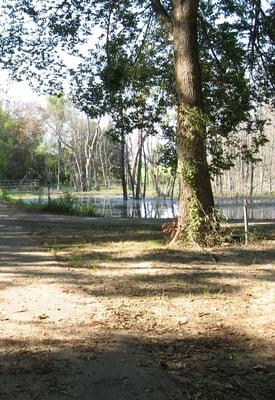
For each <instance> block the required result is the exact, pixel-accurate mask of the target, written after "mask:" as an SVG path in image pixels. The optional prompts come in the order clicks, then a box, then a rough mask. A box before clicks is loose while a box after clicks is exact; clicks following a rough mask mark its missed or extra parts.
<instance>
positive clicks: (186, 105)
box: [171, 0, 214, 241]
mask: <svg viewBox="0 0 275 400" xmlns="http://www.w3.org/2000/svg"><path fill="white" fill-rule="evenodd" d="M198 4H199V1H198V0H174V1H173V5H174V7H173V12H172V19H171V30H172V34H173V47H174V58H175V79H176V89H177V97H178V116H177V133H176V135H177V149H178V172H179V178H180V207H179V216H178V227H177V232H176V235H175V239H179V238H185V239H190V240H191V241H201V240H202V239H203V237H204V236H205V233H206V230H208V228H209V226H210V224H209V222H210V221H209V218H210V219H211V217H212V214H213V207H214V199H213V193H212V188H211V181H210V174H209V170H208V165H207V159H206V146H205V142H206V119H205V116H204V113H203V101H202V89H201V71H200V64H199V54H198V39H197V13H198Z"/></svg>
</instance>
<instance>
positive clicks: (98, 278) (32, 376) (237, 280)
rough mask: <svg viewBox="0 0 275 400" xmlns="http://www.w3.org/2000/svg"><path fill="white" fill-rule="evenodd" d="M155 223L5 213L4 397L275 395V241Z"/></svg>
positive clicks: (1, 293)
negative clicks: (216, 241)
mask: <svg viewBox="0 0 275 400" xmlns="http://www.w3.org/2000/svg"><path fill="white" fill-rule="evenodd" d="M149 223H150V221H149V222H148V221H146V222H143V223H141V222H139V223H138V224H137V223H136V224H137V225H136V226H135V224H134V223H133V222H132V221H129V220H123V221H120V222H118V221H115V222H114V221H113V220H108V219H81V218H76V217H73V218H72V217H61V216H47V215H45V214H44V215H39V214H31V213H25V212H23V211H18V210H16V209H12V208H8V207H6V206H4V205H2V206H1V207H0V273H1V274H0V343H1V347H0V382H1V385H0V399H7V400H9V399H19V400H21V399H22V400H25V399H26V400H27V399H28V400H29V399H57V400H59V399H66V398H67V399H81V400H82V399H83V400H85V399H95V400H101V399H102V400H105V399H106V400H113V399H114V400H120V399H121V400H122V399H129V400H132V399H145V400H147V399H148V400H149V399H150V400H151V399H152V400H154V399H160V400H161V399H167V400H169V399H171V400H172V399H182V400H183V399H191V400H196V399H201V400H202V399H207V400H212V399H228V400H229V399H232V398H234V399H247V400H248V399H255V400H256V399H257V400H258V399H259V400H264V399H272V398H273V396H274V394H275V388H274V378H275V374H274V372H275V369H274V365H275V364H274V338H275V332H274V316H275V312H274V311H275V309H274V300H275V296H274V241H271V240H269V241H266V242H262V243H260V244H257V245H255V244H254V245H250V246H248V247H246V248H244V247H242V246H240V245H239V246H227V247H225V248H222V249H209V250H208V251H207V252H205V251H201V250H200V249H192V250H190V249H189V250H182V249H176V248H173V249H171V248H167V247H166V246H165V245H164V244H163V242H162V241H161V240H162V238H161V232H160V230H159V227H158V225H157V224H156V228H154V229H152V227H151V226H149V225H148V224H149ZM151 223H152V222H151ZM112 225H113V226H112ZM118 225H119V226H118ZM42 244H43V245H44V248H45V250H44V251H42ZM46 248H47V249H51V251H46Z"/></svg>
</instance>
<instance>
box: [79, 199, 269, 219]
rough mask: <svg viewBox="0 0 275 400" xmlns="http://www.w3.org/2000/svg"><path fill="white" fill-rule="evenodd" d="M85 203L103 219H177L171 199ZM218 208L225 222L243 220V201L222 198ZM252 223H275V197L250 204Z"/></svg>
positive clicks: (249, 216) (176, 205) (93, 201)
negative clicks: (107, 217)
mask: <svg viewBox="0 0 275 400" xmlns="http://www.w3.org/2000/svg"><path fill="white" fill-rule="evenodd" d="M79 201H80V202H82V203H91V204H94V205H95V207H96V210H97V212H98V213H99V214H100V215H104V216H112V217H128V218H160V219H166V218H175V217H177V215H178V201H177V200H173V201H172V200H170V199H159V198H158V199H156V198H147V199H142V200H133V199H129V200H128V201H123V199H121V198H119V197H106V198H99V197H90V196H85V197H79ZM215 204H216V206H217V207H218V208H219V209H220V210H221V213H222V215H223V217H224V219H226V220H242V219H243V199H242V198H226V197H219V198H216V199H215ZM248 218H249V219H250V220H271V219H275V197H274V196H269V197H253V198H251V199H249V200H248Z"/></svg>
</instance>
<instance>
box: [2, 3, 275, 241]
mask: <svg viewBox="0 0 275 400" xmlns="http://www.w3.org/2000/svg"><path fill="white" fill-rule="evenodd" d="M5 11H6V15H7V22H6V24H5V27H4V29H3V31H2V32H1V36H2V55H3V57H2V60H3V61H4V62H5V61H6V64H8V65H9V67H10V68H11V69H13V70H14V72H15V74H16V75H17V76H20V75H21V74H22V73H24V74H25V75H28V76H29V77H30V78H33V74H35V75H36V76H38V77H42V76H43V74H41V73H40V74H37V72H42V73H43V71H44V70H45V69H46V68H47V70H46V75H48V80H47V81H48V82H49V83H50V84H51V85H52V86H53V87H54V86H56V85H55V84H56V82H60V80H57V79H56V77H57V76H58V75H59V76H60V74H62V72H61V71H62V66H64V62H63V61H62V57H61V58H60V57H58V52H60V50H62V51H65V50H66V51H67V52H69V53H70V54H75V55H76V54H79V53H81V44H82V43H83V41H85V39H87V38H88V37H90V36H91V32H93V31H94V30H95V27H96V26H100V30H99V31H98V32H99V34H98V35H97V36H99V39H100V40H101V41H102V40H105V43H106V45H105V50H106V55H107V59H108V55H109V54H110V49H111V47H110V45H112V44H113V43H114V40H113V39H114V38H115V36H116V35H117V37H118V40H117V41H116V45H117V49H122V50H123V51H124V54H125V55H126V57H124V59H123V63H122V64H121V63H119V64H118V65H115V67H118V69H116V68H115V69H114V70H112V69H111V70H110V69H109V70H108V68H107V69H106V68H105V67H106V65H103V69H105V71H106V72H107V78H108V79H107V81H108V82H107V83H108V84H110V83H111V84H112V85H113V90H114V91H115V92H116V91H117V83H119V84H120V83H121V82H122V81H123V78H124V72H125V70H127V65H132V64H133V61H134V60H135V59H136V58H138V57H139V54H140V53H141V52H140V50H141V49H142V48H143V46H144V44H145V42H146V41H147V42H148V41H149V42H150V45H151V48H152V51H154V50H153V49H154V48H155V49H157V51H158V53H159V54H160V58H161V57H162V58H163V60H169V61H170V54H171V52H169V49H170V50H171V51H172V53H173V57H174V81H175V88H176V95H175V100H174V106H175V107H176V109H177V129H176V139H177V153H178V173H179V177H180V181H181V196H180V213H179V219H178V229H177V233H176V237H177V238H187V239H189V240H191V241H193V240H195V241H200V242H203V241H204V238H205V236H206V233H207V230H208V228H209V226H211V224H210V222H211V220H212V216H213V207H214V202H213V194H212V189H211V183H210V174H209V168H208V165H207V150H206V139H207V133H209V129H208V126H207V124H208V123H209V116H208V115H207V107H206V105H207V103H208V102H209V98H207V97H206V96H207V94H206V92H203V88H202V74H201V64H200V55H199V46H198V44H199V41H198V39H199V37H200V36H202V37H203V38H204V41H205V43H206V45H207V44H208V49H209V50H208V51H210V52H212V53H213V55H214V58H216V62H217V63H218V62H219V61H220V59H221V54H222V53H224V52H228V53H229V54H230V49H232V48H234V47H235V44H236V43H237V42H238V44H240V43H241V42H243V43H244V45H243V51H245V57H243V61H244V62H246V65H247V66H249V71H250V74H251V76H252V77H253V78H254V80H255V81H256V79H255V77H256V78H257V81H258V82H260V84H258V86H257V89H258V92H257V93H258V94H259V96H258V97H259V98H260V100H262V99H263V97H264V96H266V95H268V94H269V93H268V92H269V88H270V85H269V83H270V79H269V77H270V73H271V69H270V68H269V65H270V64H271V63H270V60H271V57H272V51H271V48H270V46H269V41H270V40H272V39H274V32H273V31H272V28H271V13H269V14H268V13H266V12H265V10H264V8H263V5H262V1H261V0H248V1H244V0H232V1H225V0H223V1H222V0H216V1H214V0H209V1H200V2H199V0H162V1H161V0H151V1H149V0H147V1H141V0H129V1H124V2H115V1H112V0H100V1H94V0H89V1H88V0H86V1H78V0H65V1H61V0H54V1H52V2H51V3H50V5H49V4H48V2H46V1H44V0H43V1H41V2H39V3H38V2H36V1H30V2H25V1H23V0H16V1H14V0H13V1H7V2H6V10H5ZM205 11H206V12H205ZM153 15H155V16H157V21H158V22H155V23H154V24H151V21H152V19H153ZM225 18H226V19H227V21H226V24H227V26H231V27H232V29H233V30H235V42H234V40H233V41H232V37H233V36H232V35H229V36H228V38H227V39H226V40H223V41H222V43H223V48H222V49H220V51H219V52H216V48H217V46H218V45H219V43H216V41H215V39H214V36H213V33H214V32H213V30H211V29H210V28H211V26H215V27H216V30H217V31H218V32H221V34H222V33H223V29H224V28H225V27H226V24H223V26H222V25H221V21H222V20H224V19H225ZM203 21H208V23H207V24H203ZM151 26H153V27H154V29H151V28H150V27H151ZM236 31H237V32H238V33H236ZM156 32H157V34H156ZM231 33H232V32H231ZM221 36H222V35H221ZM223 36H225V35H223ZM160 38H161V39H160ZM163 38H166V42H167V44H166V46H165V47H163V48H162V49H161V48H159V47H158V44H159V43H161V44H163ZM169 40H170V44H168V42H169ZM228 40H231V42H229V41H228ZM200 43H203V40H202V39H201V40H200ZM225 44H227V45H228V46H227V48H226V46H225ZM245 47H246V48H245ZM233 53H234V52H233ZM233 53H232V55H233ZM118 54H121V53H118ZM201 54H202V53H201ZM22 56H23V57H24V58H23V57H22ZM82 56H83V57H85V51H84V52H82ZM18 57H19V58H20V60H21V61H20V62H18ZM22 60H24V62H23V61H22ZM28 61H29V65H31V68H29V66H28ZM62 64H63V65H62ZM109 67H110V64H109ZM210 67H211V66H210ZM247 71H248V70H247ZM113 72H115V74H113ZM229 72H230V69H229ZM210 73H211V72H210ZM223 73H224V76H227V73H228V68H227V67H226V68H225V69H224V71H223ZM236 73H237V74H241V75H243V76H244V74H245V71H244V70H241V69H238V68H236ZM204 76H206V74H205V75H204ZM220 76H221V75H220ZM235 76H236V75H235ZM266 77H268V78H266ZM102 78H103V77H102ZM118 78H119V79H118ZM232 79H233V80H234V76H232ZM232 79H231V80H230V83H232ZM104 83H106V82H104V79H102V84H104ZM222 83H223V82H219V81H217V82H216V86H217V87H218V89H220V88H221V87H222ZM161 84H162V82H160V85H161ZM58 89H59V88H58ZM208 89H209V92H212V98H214V95H213V93H215V90H213V86H212V84H210V85H209V87H208ZM214 89H215V88H214ZM240 90H243V91H244V92H245V91H246V90H247V82H245V80H244V87H243V88H240ZM168 93H169V92H168ZM263 93H264V96H262V94H263ZM229 97H230V94H229V93H228V98H229ZM169 105H170V103H169ZM219 106H220V105H218V107H216V114H217V115H219V113H220V111H222V108H221V107H219ZM246 109H247V108H246ZM247 110H248V109H247ZM231 114H234V111H233V112H232V113H231ZM221 115H222V113H221ZM231 119H232V118H231ZM216 121H217V123H218V124H224V120H223V118H221V117H218V118H217V120H216ZM212 147H214V146H212Z"/></svg>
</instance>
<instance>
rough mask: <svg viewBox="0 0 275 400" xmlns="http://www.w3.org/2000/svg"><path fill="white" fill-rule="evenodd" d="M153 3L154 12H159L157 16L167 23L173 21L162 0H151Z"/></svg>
mask: <svg viewBox="0 0 275 400" xmlns="http://www.w3.org/2000/svg"><path fill="white" fill-rule="evenodd" d="M151 4H152V7H153V10H154V12H155V13H156V14H157V16H158V17H159V18H160V19H161V20H162V22H164V23H166V24H170V23H171V16H170V14H169V13H168V11H167V10H166V8H165V7H164V6H163V4H162V3H161V1H160V0H151Z"/></svg>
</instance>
